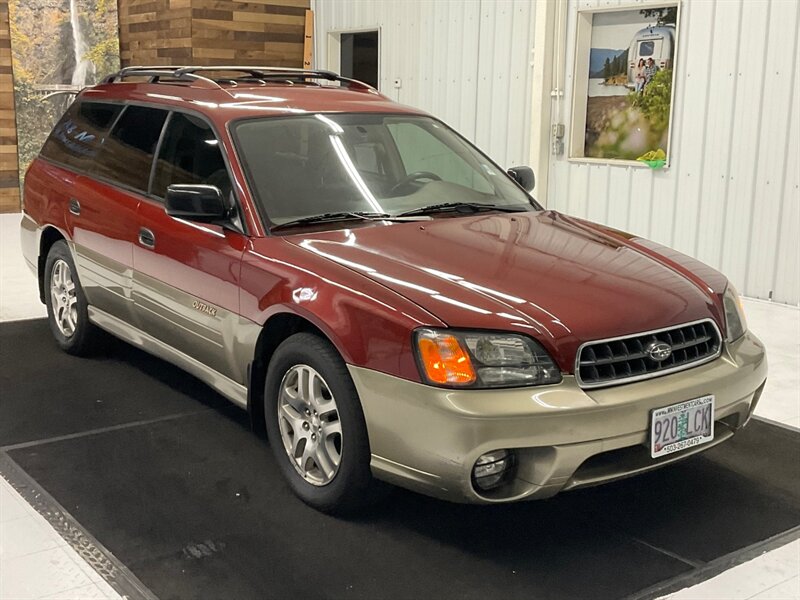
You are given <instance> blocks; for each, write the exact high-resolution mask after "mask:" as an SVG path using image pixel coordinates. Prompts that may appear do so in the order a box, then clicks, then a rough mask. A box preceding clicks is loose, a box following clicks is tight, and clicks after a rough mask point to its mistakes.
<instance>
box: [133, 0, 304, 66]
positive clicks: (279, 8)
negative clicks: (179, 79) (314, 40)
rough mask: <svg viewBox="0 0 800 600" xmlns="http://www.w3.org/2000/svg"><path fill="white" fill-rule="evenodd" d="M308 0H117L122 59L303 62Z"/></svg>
mask: <svg viewBox="0 0 800 600" xmlns="http://www.w3.org/2000/svg"><path fill="white" fill-rule="evenodd" d="M309 4H310V0H248V1H246V2H245V1H238V0H119V19H120V49H121V53H122V56H121V58H122V65H123V66H129V65H145V64H163V65H177V64H199V65H224V64H244V65H264V64H267V65H275V66H285V67H301V66H302V64H303V35H304V27H305V11H306V10H307V9H308V8H309Z"/></svg>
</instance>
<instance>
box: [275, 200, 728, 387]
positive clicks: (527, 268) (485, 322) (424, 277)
mask: <svg viewBox="0 0 800 600" xmlns="http://www.w3.org/2000/svg"><path fill="white" fill-rule="evenodd" d="M284 239H286V240H287V241H289V242H290V243H292V244H296V245H297V246H299V247H300V248H303V249H305V250H307V251H309V252H311V253H313V254H316V255H318V256H321V257H323V258H326V259H328V260H330V261H332V262H335V263H338V264H340V265H343V266H346V267H347V268H350V269H353V270H355V271H357V272H360V273H361V274H362V275H364V276H365V277H367V278H369V279H370V280H372V281H374V282H376V283H378V284H380V285H381V286H385V287H388V288H389V289H392V290H394V291H395V292H397V293H398V294H400V295H403V296H404V297H406V298H408V299H410V300H411V301H413V302H414V303H415V304H417V305H419V306H421V307H422V308H425V309H426V310H428V311H429V312H430V313H431V314H434V315H436V316H437V317H438V318H439V319H441V321H442V322H444V323H446V324H447V325H448V326H450V327H458V328H473V329H499V330H505V331H517V332H521V333H526V334H528V335H532V336H534V337H535V338H536V339H538V340H539V341H540V342H542V343H543V344H544V345H545V347H546V349H547V350H548V351H549V352H550V353H551V355H552V356H553V357H554V358H555V359H556V361H557V362H558V364H559V366H560V367H561V369H562V371H564V372H567V373H569V372H571V371H572V366H573V363H574V359H575V352H576V350H577V348H578V346H580V344H582V343H583V342H585V341H588V340H597V339H603V338H607V337H612V336H619V335H625V334H629V333H636V332H641V331H648V330H651V329H655V328H657V327H668V326H670V325H676V324H679V323H688V322H691V321H696V320H699V319H704V318H708V317H711V318H713V319H714V320H715V321H716V322H717V324H718V325H719V326H720V328H722V327H723V320H724V319H722V318H721V316H720V308H719V299H718V294H721V293H722V292H723V291H724V282H721V281H717V282H714V283H715V284H716V285H717V286H718V287H717V289H714V288H712V287H711V285H709V284H703V285H698V284H697V283H695V282H693V281H691V280H688V279H687V278H686V277H684V276H683V275H682V274H681V273H680V272H679V271H676V269H675V268H673V267H671V266H670V265H669V264H667V263H665V262H664V261H661V260H658V259H656V258H655V257H654V256H652V255H648V254H645V253H643V252H641V251H640V250H638V249H637V248H636V247H635V246H634V245H633V244H631V243H629V242H626V240H623V239H622V238H620V237H618V236H616V237H615V236H612V235H610V234H607V233H604V232H601V231H599V230H596V229H593V228H591V227H588V226H586V225H584V224H583V223H581V222H578V221H576V220H573V219H570V218H569V217H566V216H564V215H561V214H559V213H556V212H552V211H547V212H540V213H533V212H531V213H511V214H505V213H503V214H489V215H486V214H481V215H477V216H466V217H464V216H460V217H451V218H447V217H445V218H438V219H434V220H431V221H425V222H420V223H400V224H398V223H392V224H389V225H387V226H384V227H375V226H371V227H361V228H359V229H346V230H336V231H327V232H319V233H316V234H300V235H292V236H287V237H285V238H284ZM720 284H723V285H720Z"/></svg>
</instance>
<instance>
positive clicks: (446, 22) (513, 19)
mask: <svg viewBox="0 0 800 600" xmlns="http://www.w3.org/2000/svg"><path fill="white" fill-rule="evenodd" d="M313 8H314V18H315V28H314V30H315V33H314V35H315V52H316V56H315V59H314V63H315V66H316V67H318V68H328V67H329V65H330V63H329V61H328V36H329V33H330V32H337V31H349V30H358V29H370V28H380V62H381V68H380V83H379V88H380V91H381V92H382V93H384V94H386V95H387V96H389V97H390V98H392V99H394V100H397V101H399V102H402V103H404V104H408V105H411V106H415V107H417V108H421V109H422V110H424V111H427V112H430V113H431V114H433V115H434V116H436V117H438V118H440V119H442V120H443V121H445V122H446V123H448V124H449V125H451V126H452V127H454V128H455V129H457V130H458V131H459V132H460V133H462V134H463V135H464V136H466V137H467V138H468V139H470V140H472V141H473V142H475V143H476V144H477V145H478V146H479V147H480V148H481V149H482V150H484V151H485V152H487V153H488V154H489V155H490V156H491V157H492V158H493V159H495V160H496V161H497V162H498V163H499V164H501V165H503V166H507V167H508V166H514V165H521V164H528V160H529V159H528V157H529V153H530V123H531V120H530V118H531V115H530V106H531V59H532V48H533V26H534V12H535V11H534V4H533V3H532V2H530V1H529V0H383V1H365V0H317V1H316V2H315V3H314V6H313ZM395 79H401V80H402V87H401V88H400V89H399V90H397V89H395V88H394V87H393V81H394V80H395Z"/></svg>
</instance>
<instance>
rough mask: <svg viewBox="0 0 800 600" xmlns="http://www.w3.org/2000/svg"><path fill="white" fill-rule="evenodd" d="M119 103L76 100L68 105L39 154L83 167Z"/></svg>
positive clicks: (115, 113) (68, 164)
mask: <svg viewBox="0 0 800 600" xmlns="http://www.w3.org/2000/svg"><path fill="white" fill-rule="evenodd" d="M121 110H122V105H121V104H108V103H103V102H80V101H79V102H76V103H74V104H73V105H72V106H70V108H69V110H67V112H66V113H65V114H64V116H63V117H62V118H61V120H60V121H59V122H58V124H57V125H56V126H55V128H53V131H52V133H51V134H50V137H49V138H47V141H46V142H45V144H44V147H43V148H42V152H41V155H42V156H43V157H45V158H48V159H50V160H53V161H56V162H59V163H63V164H65V165H67V166H69V167H72V168H75V169H86V168H88V167H87V165H88V164H90V163H91V162H92V161H93V160H94V159H95V158H96V157H97V153H98V151H99V150H100V146H101V144H102V143H103V136H104V135H105V133H106V131H107V130H108V127H109V126H110V125H111V123H112V122H113V121H114V119H115V118H116V117H117V115H118V114H119V113H120V111H121Z"/></svg>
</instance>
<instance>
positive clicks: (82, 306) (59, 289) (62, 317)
mask: <svg viewBox="0 0 800 600" xmlns="http://www.w3.org/2000/svg"><path fill="white" fill-rule="evenodd" d="M44 291H45V304H46V305H47V320H48V322H49V324H50V331H51V332H52V333H53V337H54V338H55V340H56V343H58V345H59V346H60V347H61V349H62V350H64V351H65V352H67V353H68V354H74V355H76V356H86V355H88V354H90V353H92V352H93V351H95V350H97V349H98V347H99V342H100V340H99V338H100V331H99V330H98V329H97V328H96V327H95V326H94V325H93V324H92V323H90V322H89V314H88V311H87V307H88V303H87V301H86V294H84V292H83V288H82V287H81V284H80V281H79V280H78V272H77V270H76V269H75V262H74V261H73V260H72V254H71V253H70V251H69V248H68V247H67V243H66V242H65V241H63V240H59V241H57V242H56V243H54V244H53V245H52V246H51V247H50V251H49V252H48V253H47V260H46V261H45V271H44Z"/></svg>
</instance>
